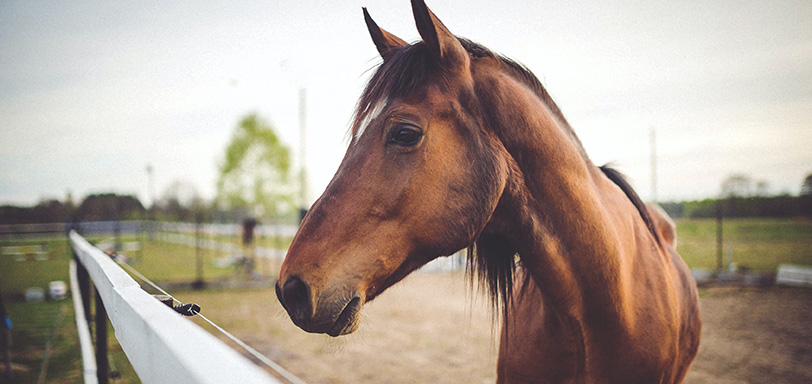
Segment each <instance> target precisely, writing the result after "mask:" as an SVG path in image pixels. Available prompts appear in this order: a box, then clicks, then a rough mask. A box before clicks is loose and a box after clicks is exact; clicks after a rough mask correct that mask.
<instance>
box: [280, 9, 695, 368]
mask: <svg viewBox="0 0 812 384" xmlns="http://www.w3.org/2000/svg"><path fill="white" fill-rule="evenodd" d="M412 6H413V10H414V17H415V21H416V24H417V28H418V31H419V32H420V36H421V38H422V41H421V42H418V43H416V44H413V45H408V44H407V43H406V42H404V41H403V40H402V39H400V38H397V37H395V36H394V35H392V34H390V33H388V32H386V31H385V30H383V29H381V28H380V27H378V26H377V24H375V22H374V21H372V18H371V17H369V14H368V13H367V12H366V10H364V17H365V21H366V23H367V27H368V29H369V30H370V34H371V36H372V39H373V42H374V43H375V46H376V47H377V49H378V51H379V53H380V54H381V57H382V58H383V60H384V62H383V64H382V65H381V66H380V67H379V68H378V70H377V71H376V72H375V74H374V75H373V76H372V79H371V80H370V82H369V84H368V85H367V88H366V90H365V91H364V93H363V95H362V96H361V99H360V100H359V103H358V110H357V112H356V118H355V122H354V124H353V127H352V141H351V143H350V145H349V148H348V149H347V153H346V155H345V157H344V160H343V161H342V163H341V166H340V167H339V169H338V171H337V172H336V175H335V176H334V178H333V180H332V181H331V182H330V184H329V185H328V186H327V189H326V190H325V192H324V194H323V195H322V196H321V197H320V198H319V200H318V201H316V203H315V204H314V205H313V207H312V208H311V210H310V212H309V213H308V214H307V216H306V217H305V218H304V220H303V222H302V225H301V227H300V229H299V232H298V233H297V234H296V237H295V238H294V240H293V243H292V244H291V247H290V249H289V251H288V256H287V258H286V259H285V261H284V263H283V265H282V269H281V271H280V274H279V281H278V283H277V286H276V289H277V295H278V297H279V299H280V302H282V304H283V306H284V307H285V309H286V310H287V311H288V313H289V314H290V316H291V319H292V320H293V321H294V323H296V325H298V326H299V327H301V328H302V329H304V330H306V331H308V332H319V333H328V334H330V335H332V336H338V335H342V334H347V333H350V332H353V331H354V330H355V329H357V327H358V324H359V321H360V320H359V319H360V316H359V313H360V310H361V308H362V306H363V304H364V303H365V302H367V301H370V300H372V299H374V298H375V297H377V295H379V294H380V293H381V292H383V291H384V290H385V289H386V288H387V287H389V286H391V285H392V284H395V283H396V282H398V281H400V280H401V279H402V278H403V277H405V276H406V275H408V274H409V273H410V272H412V271H413V270H415V269H417V268H419V267H420V266H422V265H424V264H425V263H427V262H428V261H430V260H432V259H434V258H437V257H439V256H443V255H449V254H452V253H454V252H456V251H457V250H459V249H461V248H465V247H470V248H471V250H472V251H473V252H469V255H472V256H470V257H471V260H470V262H471V263H473V266H474V268H475V269H476V270H477V271H478V273H479V275H480V277H482V278H483V280H484V281H485V282H486V283H487V284H488V286H489V288H490V291H491V294H492V297H493V299H494V303H495V304H496V305H499V306H501V307H502V308H503V310H504V315H505V316H504V317H505V318H504V320H503V327H502V332H501V338H502V342H501V345H500V353H499V361H498V381H499V382H551V383H560V382H578V383H605V382H609V383H678V382H681V381H682V379H683V378H684V376H685V374H686V372H687V370H688V367H689V366H690V364H691V362H692V361H693V359H694V357H695V355H696V351H697V348H698V345H699V333H700V327H701V320H700V315H699V306H698V298H697V292H696V285H695V283H694V282H693V279H692V278H691V276H690V273H689V271H688V269H687V267H686V265H685V263H684V262H683V261H682V259H681V258H680V257H679V255H678V254H677V253H676V251H675V249H674V247H675V245H676V235H675V232H674V227H673V222H671V220H670V219H669V218H668V216H667V215H665V213H664V212H662V211H661V210H654V211H651V210H649V209H648V208H647V207H646V206H645V205H644V204H643V203H642V202H641V201H640V199H639V198H638V197H637V195H636V194H635V193H634V191H633V190H632V189H631V187H630V186H628V184H626V183H625V181H623V179H622V177H621V176H620V175H619V174H618V173H617V172H615V171H613V170H611V169H609V168H605V167H604V168H599V167H596V166H595V165H593V164H592V162H591V161H590V160H589V158H588V157H587V155H586V153H585V151H584V149H583V147H582V146H581V143H580V142H579V140H578V138H577V137H576V136H575V133H574V132H573V130H572V129H571V128H570V126H569V125H568V123H567V122H566V119H565V118H564V116H563V114H562V113H561V111H560V110H559V109H558V107H557V106H556V105H555V103H554V102H553V100H552V98H551V97H550V96H549V94H548V93H547V91H546V90H545V89H544V87H543V86H542V85H541V84H540V83H539V81H538V80H537V79H536V77H535V76H533V75H532V73H530V71H528V70H526V69H525V68H524V67H522V66H521V65H519V64H516V63H515V62H513V61H511V60H509V59H506V58H504V57H501V56H498V55H495V54H493V53H492V52H491V51H489V50H488V49H486V48H484V47H482V46H479V45H477V44H475V43H472V42H470V41H467V40H464V39H459V38H457V37H455V36H454V35H453V34H451V33H450V32H449V31H448V29H446V27H445V26H444V25H443V24H442V23H441V22H440V21H439V20H438V19H437V18H436V17H435V16H434V14H433V13H432V12H431V11H429V10H428V8H426V6H425V4H424V3H423V2H422V0H413V1H412ZM516 255H518V259H519V260H520V263H519V265H517V264H516V260H517V259H516ZM514 281H515V282H517V284H518V285H516V289H514Z"/></svg>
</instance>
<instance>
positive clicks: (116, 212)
mask: <svg viewBox="0 0 812 384" xmlns="http://www.w3.org/2000/svg"><path fill="white" fill-rule="evenodd" d="M144 212H146V210H145V209H144V206H143V205H141V202H140V201H138V199H136V198H135V197H134V196H131V195H116V194H115V193H103V194H98V195H89V196H88V197H86V198H85V200H84V201H82V204H80V205H79V208H77V209H76V220H77V221H109V220H138V219H140V218H142V217H143V214H144Z"/></svg>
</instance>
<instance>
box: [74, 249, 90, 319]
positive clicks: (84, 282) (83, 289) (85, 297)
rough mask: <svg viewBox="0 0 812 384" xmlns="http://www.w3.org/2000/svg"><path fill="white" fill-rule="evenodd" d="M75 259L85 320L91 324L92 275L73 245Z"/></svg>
mask: <svg viewBox="0 0 812 384" xmlns="http://www.w3.org/2000/svg"><path fill="white" fill-rule="evenodd" d="M71 253H73V259H74V260H75V261H76V280H78V284H79V294H80V295H81V296H82V309H83V310H84V315H85V321H87V323H88V324H90V321H91V320H92V319H91V316H90V276H88V274H87V269H86V268H85V266H84V265H82V261H81V260H79V257H77V256H76V251H75V250H74V249H73V248H72V247H71Z"/></svg>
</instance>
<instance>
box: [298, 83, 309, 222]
mask: <svg viewBox="0 0 812 384" xmlns="http://www.w3.org/2000/svg"><path fill="white" fill-rule="evenodd" d="M306 155H307V88H305V87H302V88H299V167H300V168H299V221H300V222H301V220H302V219H304V215H305V214H306V213H307V208H308V206H307V168H306V164H307V156H306Z"/></svg>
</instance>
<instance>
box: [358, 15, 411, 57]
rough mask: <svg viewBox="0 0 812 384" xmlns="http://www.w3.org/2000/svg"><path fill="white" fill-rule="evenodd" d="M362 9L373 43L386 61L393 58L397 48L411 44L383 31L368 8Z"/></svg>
mask: <svg viewBox="0 0 812 384" xmlns="http://www.w3.org/2000/svg"><path fill="white" fill-rule="evenodd" d="M362 9H363V10H364V22H365V23H366V24H367V29H368V30H369V35H370V36H372V42H373V43H375V47H376V48H378V53H380V54H381V57H382V58H383V60H384V61H386V60H387V59H388V58H389V57H390V56H392V53H393V52H394V51H395V49H396V48H400V47H403V46H405V45H409V43H407V42H405V41H403V40H402V39H401V38H399V37H397V36H395V35H393V34H391V33H389V32H386V31H385V30H383V29H381V27H379V26H378V24H377V23H375V20H372V16H370V15H369V12H367V9H366V7H364V8H362Z"/></svg>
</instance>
